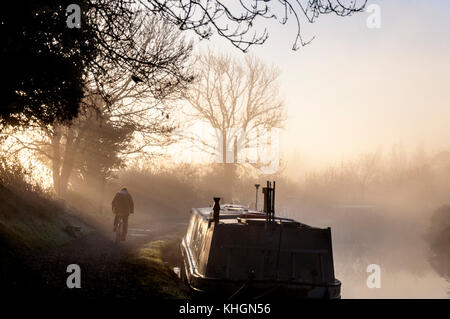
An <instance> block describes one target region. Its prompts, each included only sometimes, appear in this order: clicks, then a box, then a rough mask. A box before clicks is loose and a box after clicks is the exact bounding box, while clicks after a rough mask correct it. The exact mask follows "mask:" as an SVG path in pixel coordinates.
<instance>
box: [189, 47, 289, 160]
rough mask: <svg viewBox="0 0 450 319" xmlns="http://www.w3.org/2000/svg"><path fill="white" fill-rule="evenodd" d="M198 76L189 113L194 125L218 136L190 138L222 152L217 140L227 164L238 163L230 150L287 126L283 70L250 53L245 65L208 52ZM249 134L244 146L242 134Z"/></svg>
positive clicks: (203, 147)
mask: <svg viewBox="0 0 450 319" xmlns="http://www.w3.org/2000/svg"><path fill="white" fill-rule="evenodd" d="M197 66H198V70H199V71H198V74H197V75H196V80H195V81H194V83H193V84H192V86H191V88H190V89H189V90H188V91H186V94H185V95H184V97H185V99H186V101H187V102H188V103H189V105H190V108H189V110H188V111H187V115H188V116H189V118H190V119H192V120H194V121H203V122H206V123H208V124H209V125H210V126H211V127H212V128H213V129H214V130H215V132H216V135H215V139H213V140H208V139H207V138H206V137H205V136H189V138H191V139H193V140H194V143H196V144H197V145H198V147H199V148H200V149H201V150H203V151H206V152H208V153H210V154H216V152H217V149H216V148H217V147H216V145H217V144H216V142H217V141H219V142H220V143H219V145H221V146H222V149H221V155H222V162H223V163H227V162H228V163H230V162H232V163H237V161H238V159H237V155H238V154H237V152H234V158H227V150H230V149H236V148H237V146H238V145H237V144H242V145H240V146H242V148H248V147H249V146H256V145H254V143H253V145H250V143H251V141H250V137H251V136H253V137H256V136H257V134H258V129H265V130H269V129H271V128H281V127H282V126H283V123H284V120H285V114H284V109H283V101H282V99H281V98H280V96H279V92H278V85H277V79H278V76H279V71H278V69H277V68H275V67H273V66H269V65H266V64H264V62H262V61H261V60H260V59H258V58H256V57H255V56H252V55H247V56H246V57H245V58H244V60H243V61H241V60H239V59H236V58H233V57H231V56H230V55H227V54H218V55H216V54H214V53H212V52H209V53H208V54H205V55H201V56H199V58H198V64H197ZM238 130H240V131H241V132H242V134H244V135H245V139H244V138H242V141H240V142H238V141H237V139H238V138H239V137H238V136H237V135H238V134H237V131H238Z"/></svg>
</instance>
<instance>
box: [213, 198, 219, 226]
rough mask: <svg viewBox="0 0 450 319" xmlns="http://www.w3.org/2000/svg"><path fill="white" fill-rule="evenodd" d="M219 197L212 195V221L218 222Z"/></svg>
mask: <svg viewBox="0 0 450 319" xmlns="http://www.w3.org/2000/svg"><path fill="white" fill-rule="evenodd" d="M219 201H220V197H214V206H213V221H214V222H215V223H218V222H219V213H220V203H219Z"/></svg>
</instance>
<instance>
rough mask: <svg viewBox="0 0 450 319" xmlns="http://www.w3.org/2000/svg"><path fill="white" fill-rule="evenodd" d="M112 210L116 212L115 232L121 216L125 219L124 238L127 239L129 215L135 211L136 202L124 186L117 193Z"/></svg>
mask: <svg viewBox="0 0 450 319" xmlns="http://www.w3.org/2000/svg"><path fill="white" fill-rule="evenodd" d="M112 211H113V213H114V215H116V216H115V218H114V230H113V231H114V232H115V231H116V230H117V224H118V222H119V218H122V219H123V232H122V240H125V237H126V235H127V230H128V215H130V214H133V213H134V203H133V198H132V197H131V195H130V193H128V190H127V189H126V188H125V187H124V188H122V189H121V190H120V192H117V193H116V196H114V199H113V201H112Z"/></svg>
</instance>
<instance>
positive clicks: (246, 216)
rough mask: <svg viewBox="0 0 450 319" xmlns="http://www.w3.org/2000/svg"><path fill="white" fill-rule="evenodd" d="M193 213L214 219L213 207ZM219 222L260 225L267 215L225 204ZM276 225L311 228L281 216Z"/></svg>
mask: <svg viewBox="0 0 450 319" xmlns="http://www.w3.org/2000/svg"><path fill="white" fill-rule="evenodd" d="M192 211H193V212H195V213H197V214H198V215H199V216H201V217H202V218H203V219H204V220H209V219H211V218H212V207H201V208H193V209H192ZM219 220H220V222H223V223H226V224H242V220H245V221H247V222H258V223H260V222H262V221H265V213H264V212H260V211H256V210H251V209H248V208H247V207H245V206H243V205H238V204H223V205H220V213H219ZM275 223H278V224H281V223H282V224H292V225H298V226H306V227H311V226H309V225H306V224H303V223H300V222H298V221H296V220H294V219H291V218H285V217H279V216H275ZM311 228H312V227H311Z"/></svg>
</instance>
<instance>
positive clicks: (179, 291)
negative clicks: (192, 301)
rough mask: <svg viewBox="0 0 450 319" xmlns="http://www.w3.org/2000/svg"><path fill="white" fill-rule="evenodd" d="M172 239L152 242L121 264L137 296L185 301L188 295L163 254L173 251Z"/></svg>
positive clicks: (173, 241)
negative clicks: (135, 287)
mask: <svg viewBox="0 0 450 319" xmlns="http://www.w3.org/2000/svg"><path fill="white" fill-rule="evenodd" d="M174 243H175V240H174V239H170V238H164V239H160V240H156V241H152V242H149V243H147V244H146V245H144V246H143V247H142V248H140V249H138V250H137V251H135V252H134V253H133V254H132V255H130V256H129V257H128V258H126V260H125V261H124V262H123V271H124V272H126V273H127V274H129V280H131V281H133V282H134V283H135V285H136V286H138V287H139V296H157V297H158V298H163V299H185V298H188V297H189V293H188V292H187V291H186V290H185V289H184V288H183V285H182V284H181V281H180V279H179V278H178V277H177V276H176V275H175V273H174V272H173V271H172V269H171V266H172V265H171V264H170V263H167V262H166V261H165V258H164V257H165V253H167V251H168V250H173V249H174Z"/></svg>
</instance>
